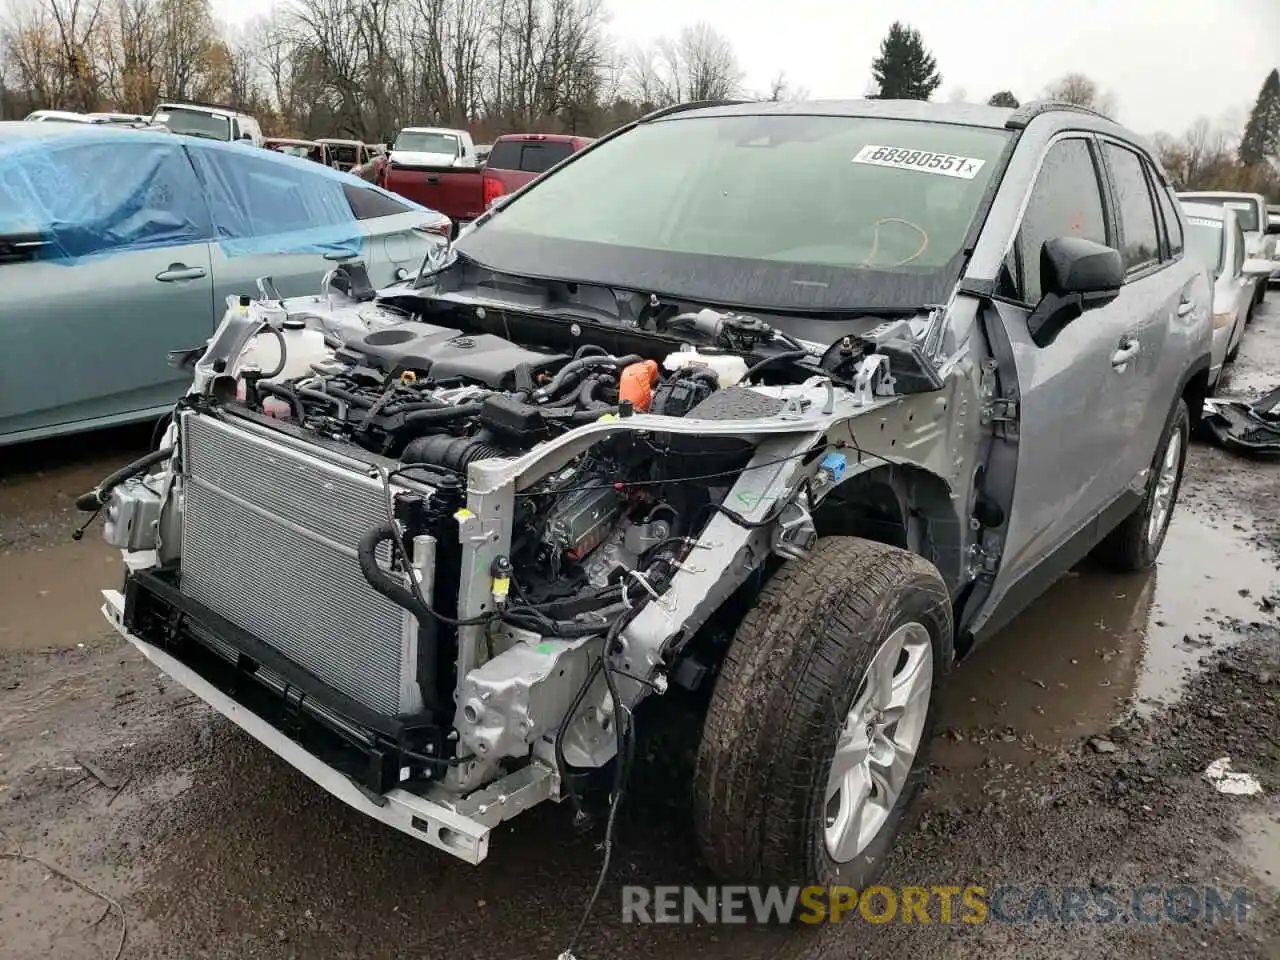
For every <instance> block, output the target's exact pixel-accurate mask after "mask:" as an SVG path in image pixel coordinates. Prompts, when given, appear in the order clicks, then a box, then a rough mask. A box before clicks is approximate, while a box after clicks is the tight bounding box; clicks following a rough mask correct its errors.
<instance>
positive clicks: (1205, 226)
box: [1187, 217, 1226, 274]
mask: <svg viewBox="0 0 1280 960" xmlns="http://www.w3.org/2000/svg"><path fill="white" fill-rule="evenodd" d="M1225 236H1226V233H1225V231H1224V230H1223V228H1222V221H1221V220H1210V219H1209V218H1208V217H1187V246H1188V247H1190V248H1191V253H1192V255H1193V256H1194V257H1195V258H1196V259H1197V260H1199V261H1200V263H1201V264H1202V265H1203V266H1204V267H1205V268H1206V269H1207V270H1208V271H1209V272H1210V273H1213V274H1217V272H1218V271H1219V270H1221V269H1222V248H1223V242H1222V241H1223V239H1224V238H1225Z"/></svg>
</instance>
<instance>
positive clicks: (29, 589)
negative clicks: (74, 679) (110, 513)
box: [0, 534, 122, 651]
mask: <svg viewBox="0 0 1280 960" xmlns="http://www.w3.org/2000/svg"><path fill="white" fill-rule="evenodd" d="M121 571H122V567H121V564H120V552H119V551H118V550H115V549H113V548H111V547H108V546H107V545H106V544H105V543H103V542H102V540H101V539H97V538H95V537H94V536H93V535H92V534H90V535H88V536H86V537H85V539H84V540H83V541H81V542H80V543H75V542H72V541H66V542H62V543H56V544H54V545H51V546H47V547H28V548H27V549H25V550H0V650H4V651H17V650H45V649H49V648H54V649H67V648H70V647H74V646H76V644H80V645H82V646H83V644H84V642H85V641H86V640H88V639H91V638H93V637H95V636H98V635H99V634H104V633H106V632H108V631H109V628H108V627H107V625H106V621H104V620H103V619H102V615H101V613H99V612H98V611H99V607H101V605H102V595H101V592H100V591H102V590H103V589H104V588H106V587H114V586H119V583H120V577H121Z"/></svg>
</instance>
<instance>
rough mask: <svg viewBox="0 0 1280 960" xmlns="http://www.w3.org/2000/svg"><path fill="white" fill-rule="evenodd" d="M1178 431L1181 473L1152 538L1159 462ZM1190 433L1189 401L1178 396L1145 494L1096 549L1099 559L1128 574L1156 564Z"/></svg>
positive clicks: (1175, 499) (1174, 502) (1175, 500)
mask: <svg viewBox="0 0 1280 960" xmlns="http://www.w3.org/2000/svg"><path fill="white" fill-rule="evenodd" d="M1175 434H1176V435H1177V436H1178V438H1179V441H1180V445H1181V449H1180V451H1179V455H1178V458H1177V459H1178V472H1177V475H1176V477H1175V479H1174V482H1173V492H1172V494H1171V499H1170V503H1169V512H1168V515H1167V516H1166V517H1165V520H1164V523H1163V525H1162V526H1161V528H1160V532H1159V535H1158V536H1156V537H1155V539H1154V540H1153V539H1152V538H1151V537H1149V536H1148V535H1147V526H1148V524H1149V522H1150V520H1151V512H1152V510H1153V509H1154V507H1155V504H1156V486H1157V483H1158V481H1159V477H1160V465H1161V464H1162V463H1163V462H1164V457H1165V454H1166V453H1167V452H1168V450H1169V443H1170V441H1171V439H1172V438H1173V437H1174V435H1175ZM1190 434H1191V417H1190V415H1189V414H1188V413H1187V405H1186V403H1185V402H1184V401H1183V400H1182V399H1181V398H1179V399H1178V401H1177V403H1176V405H1175V406H1174V408H1173V412H1172V413H1171V414H1170V416H1169V422H1168V423H1167V424H1165V428H1164V433H1163V434H1161V436H1160V444H1159V446H1157V447H1156V453H1155V456H1154V457H1152V459H1151V475H1150V476H1149V477H1147V491H1146V494H1145V495H1144V496H1143V498H1142V502H1141V503H1139V504H1138V507H1137V509H1135V510H1134V511H1133V513H1131V514H1129V516H1127V517H1126V518H1125V519H1124V520H1123V521H1122V522H1121V523H1120V525H1119V526H1118V527H1116V528H1115V529H1114V530H1112V531H1111V533H1110V534H1108V535H1107V537H1106V539H1104V540H1103V541H1102V542H1101V543H1100V544H1098V546H1097V547H1096V548H1095V549H1094V551H1093V555H1094V558H1095V559H1097V560H1098V561H1099V562H1101V563H1103V564H1106V565H1107V566H1108V567H1111V568H1112V569H1114V570H1119V571H1122V572H1125V573H1133V572H1137V571H1139V570H1146V569H1147V568H1148V567H1150V566H1152V565H1154V564H1155V562H1156V558H1157V557H1159V556H1160V548H1161V547H1163V546H1164V538H1165V535H1166V534H1167V533H1168V532H1169V521H1170V520H1172V519H1173V513H1174V510H1176V509H1177V506H1178V491H1179V490H1180V489H1181V488H1182V473H1183V468H1184V467H1185V465H1186V462H1187V440H1188V439H1189V437H1190Z"/></svg>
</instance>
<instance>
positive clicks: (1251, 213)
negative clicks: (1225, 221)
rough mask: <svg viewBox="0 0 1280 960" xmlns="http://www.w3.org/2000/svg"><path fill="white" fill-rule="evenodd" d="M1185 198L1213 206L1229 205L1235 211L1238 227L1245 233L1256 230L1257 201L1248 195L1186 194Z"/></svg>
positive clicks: (1255, 231)
mask: <svg viewBox="0 0 1280 960" xmlns="http://www.w3.org/2000/svg"><path fill="white" fill-rule="evenodd" d="M1187 199H1189V200H1191V201H1192V202H1193V203H1208V204H1212V205H1213V206H1215V207H1230V208H1231V209H1232V210H1234V211H1235V212H1236V219H1237V220H1239V221H1240V229H1241V230H1243V231H1244V232H1245V233H1257V232H1258V201H1256V200H1254V199H1253V197H1249V196H1238V197H1206V196H1201V195H1199V194H1188V196H1187Z"/></svg>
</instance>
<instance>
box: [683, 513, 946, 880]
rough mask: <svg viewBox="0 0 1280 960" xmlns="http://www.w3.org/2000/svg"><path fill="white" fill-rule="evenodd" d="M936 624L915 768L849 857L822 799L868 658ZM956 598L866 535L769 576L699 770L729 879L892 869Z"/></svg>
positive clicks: (712, 856)
mask: <svg viewBox="0 0 1280 960" xmlns="http://www.w3.org/2000/svg"><path fill="white" fill-rule="evenodd" d="M911 622H916V623H919V624H921V625H922V626H924V627H925V629H926V630H927V632H928V634H929V637H930V640H931V650H932V655H933V676H932V683H931V686H930V702H929V707H928V711H927V715H926V719H925V723H924V727H923V732H922V734H921V739H920V744H919V747H918V750H917V752H916V755H915V758H914V762H913V766H912V768H911V770H910V772H909V774H908V776H907V779H906V782H905V786H904V788H903V790H902V792H901V793H900V795H899V797H898V800H897V803H896V804H895V805H894V807H893V808H892V809H891V811H890V813H889V816H888V818H887V819H886V820H885V823H884V826H883V827H882V828H881V829H880V832H879V834H878V835H877V836H876V837H875V838H874V840H873V841H872V842H871V843H870V844H869V845H868V846H867V848H866V849H865V850H864V851H863V852H862V854H861V855H859V856H857V857H855V858H854V859H852V860H849V861H847V862H845V863H837V862H836V861H834V860H833V859H832V858H831V856H830V855H829V854H828V852H827V847H826V844H825V842H824V829H825V822H826V821H825V811H824V800H825V792H826V786H827V780H828V776H829V773H830V769H831V764H832V759H833V757H834V754H835V749H836V744H837V738H838V736H839V734H840V730H841V726H842V724H843V722H844V720H845V718H846V716H847V714H848V713H849V711H850V708H851V707H852V705H853V702H854V697H855V695H856V694H857V692H858V689H859V685H860V683H861V680H862V677H863V674H864V672H865V671H866V668H867V665H868V664H869V663H870V662H871V660H872V657H873V655H874V654H875V652H876V650H878V649H879V647H880V645H881V643H882V642H883V640H884V638H886V637H888V636H889V635H890V634H891V633H892V632H893V631H894V630H896V629H897V628H899V627H901V626H903V625H904V624H907V623H911ZM952 631H953V626H952V613H951V599H950V596H949V594H948V592H947V587H946V584H945V583H944V582H943V580H942V577H941V575H940V574H939V573H938V571H937V569H936V568H935V567H934V566H933V565H932V564H930V563H928V562H927V561H926V560H924V559H922V558H921V557H918V556H916V555H915V554H912V553H908V552H907V551H905V550H900V549H898V548H896V547H890V546H885V545H884V544H880V543H874V542H872V541H868V540H861V539H858V538H855V537H826V538H823V539H820V540H819V541H818V542H817V544H816V545H815V547H814V549H813V551H812V552H811V553H810V554H809V556H807V557H806V558H805V559H803V560H796V561H791V562H788V563H787V564H785V565H784V566H783V567H782V569H781V570H779V571H778V573H777V574H776V575H775V576H774V577H773V578H772V579H771V580H770V581H769V583H768V584H767V585H766V586H765V588H764V590H763V591H761V593H760V596H759V597H758V598H757V599H756V602H755V605H754V606H753V608H752V610H751V612H750V613H748V614H747V616H746V617H745V618H744V620H743V622H742V624H741V626H739V628H738V631H737V635H736V636H735V638H734V640H733V643H732V644H731V645H730V647H729V650H728V652H727V654H726V656H725V661H724V665H723V667H722V669H721V672H720V675H719V677H718V678H717V680H716V685H715V690H714V692H713V694H712V700H711V705H710V708H709V710H708V713H707V717H706V721H705V724H704V726H703V731H702V742H701V745H700V746H699V750H698V759H697V769H696V774H695V778H694V816H695V821H696V825H697V833H698V842H699V846H700V848H701V852H702V856H703V860H704V861H705V862H706V864H707V865H708V866H709V867H710V868H711V869H712V870H713V871H714V872H715V873H716V874H718V875H719V876H720V877H721V878H723V879H724V880H726V881H731V880H732V881H740V882H755V883H780V884H810V883H813V884H835V883H840V884H848V885H851V886H854V887H856V888H859V889H861V888H863V887H865V886H866V885H867V884H868V883H869V882H871V881H872V880H873V879H874V878H875V877H876V876H877V875H878V874H879V872H880V870H881V869H882V867H883V865H884V861H885V859H886V854H887V853H888V852H889V849H890V847H891V846H892V844H893V841H894V838H895V837H896V836H897V834H898V833H899V831H900V830H901V828H902V826H903V823H904V820H905V818H906V816H907V814H908V813H909V812H910V810H911V808H912V806H913V804H914V801H915V799H916V796H917V794H918V793H919V790H920V785H921V782H922V780H923V777H924V774H925V771H926V769H927V767H928V751H929V744H930V740H931V739H932V736H933V730H934V725H935V723H936V720H937V711H938V709H939V707H938V699H939V698H938V691H939V689H940V688H941V686H942V683H943V681H944V678H945V676H946V674H947V673H948V672H949V670H950V666H951V660H952V650H953V636H952Z"/></svg>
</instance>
